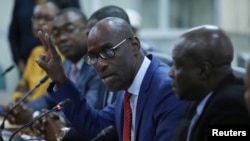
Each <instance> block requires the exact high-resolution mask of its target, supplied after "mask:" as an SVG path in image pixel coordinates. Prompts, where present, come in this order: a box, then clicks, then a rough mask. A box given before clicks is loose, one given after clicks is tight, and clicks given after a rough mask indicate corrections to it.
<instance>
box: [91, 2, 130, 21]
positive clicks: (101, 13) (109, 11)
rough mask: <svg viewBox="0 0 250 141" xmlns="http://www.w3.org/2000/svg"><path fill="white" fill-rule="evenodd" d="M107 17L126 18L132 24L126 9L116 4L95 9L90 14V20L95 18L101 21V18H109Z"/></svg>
mask: <svg viewBox="0 0 250 141" xmlns="http://www.w3.org/2000/svg"><path fill="white" fill-rule="evenodd" d="M107 17H117V18H121V19H123V20H125V21H126V22H127V23H128V24H129V25H130V21H129V17H128V14H127V13H126V11H125V10H124V9H122V8H120V7H118V6H115V5H109V6H105V7H103V8H101V9H99V10H97V11H95V12H94V13H93V14H92V15H91V16H90V18H89V20H88V21H90V20H93V19H94V20H96V21H100V20H102V19H104V18H107Z"/></svg>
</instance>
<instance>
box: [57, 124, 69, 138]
mask: <svg viewBox="0 0 250 141" xmlns="http://www.w3.org/2000/svg"><path fill="white" fill-rule="evenodd" d="M69 130H70V128H69V127H62V128H61V129H60V130H59V131H58V132H57V133H56V140H57V141H62V140H63V138H64V136H65V135H66V134H67V133H68V132H69Z"/></svg>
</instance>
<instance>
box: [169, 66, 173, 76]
mask: <svg viewBox="0 0 250 141" xmlns="http://www.w3.org/2000/svg"><path fill="white" fill-rule="evenodd" d="M168 75H169V76H170V77H171V78H174V67H173V66H172V67H171V68H170V71H169V72H168Z"/></svg>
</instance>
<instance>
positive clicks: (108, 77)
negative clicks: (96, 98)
mask: <svg viewBox="0 0 250 141" xmlns="http://www.w3.org/2000/svg"><path fill="white" fill-rule="evenodd" d="M113 77H114V76H113V75H104V76H102V77H101V79H102V81H103V83H108V82H109V81H111V79H112V78H113Z"/></svg>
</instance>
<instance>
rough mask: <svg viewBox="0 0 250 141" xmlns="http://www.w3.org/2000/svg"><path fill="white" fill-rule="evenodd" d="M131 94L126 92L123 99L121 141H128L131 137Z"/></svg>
mask: <svg viewBox="0 0 250 141" xmlns="http://www.w3.org/2000/svg"><path fill="white" fill-rule="evenodd" d="M130 96H131V94H130V93H128V92H126V93H125V94H124V99H123V139H122V141H130V139H131V123H132V111H131V107H130V102H129V99H130Z"/></svg>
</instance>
